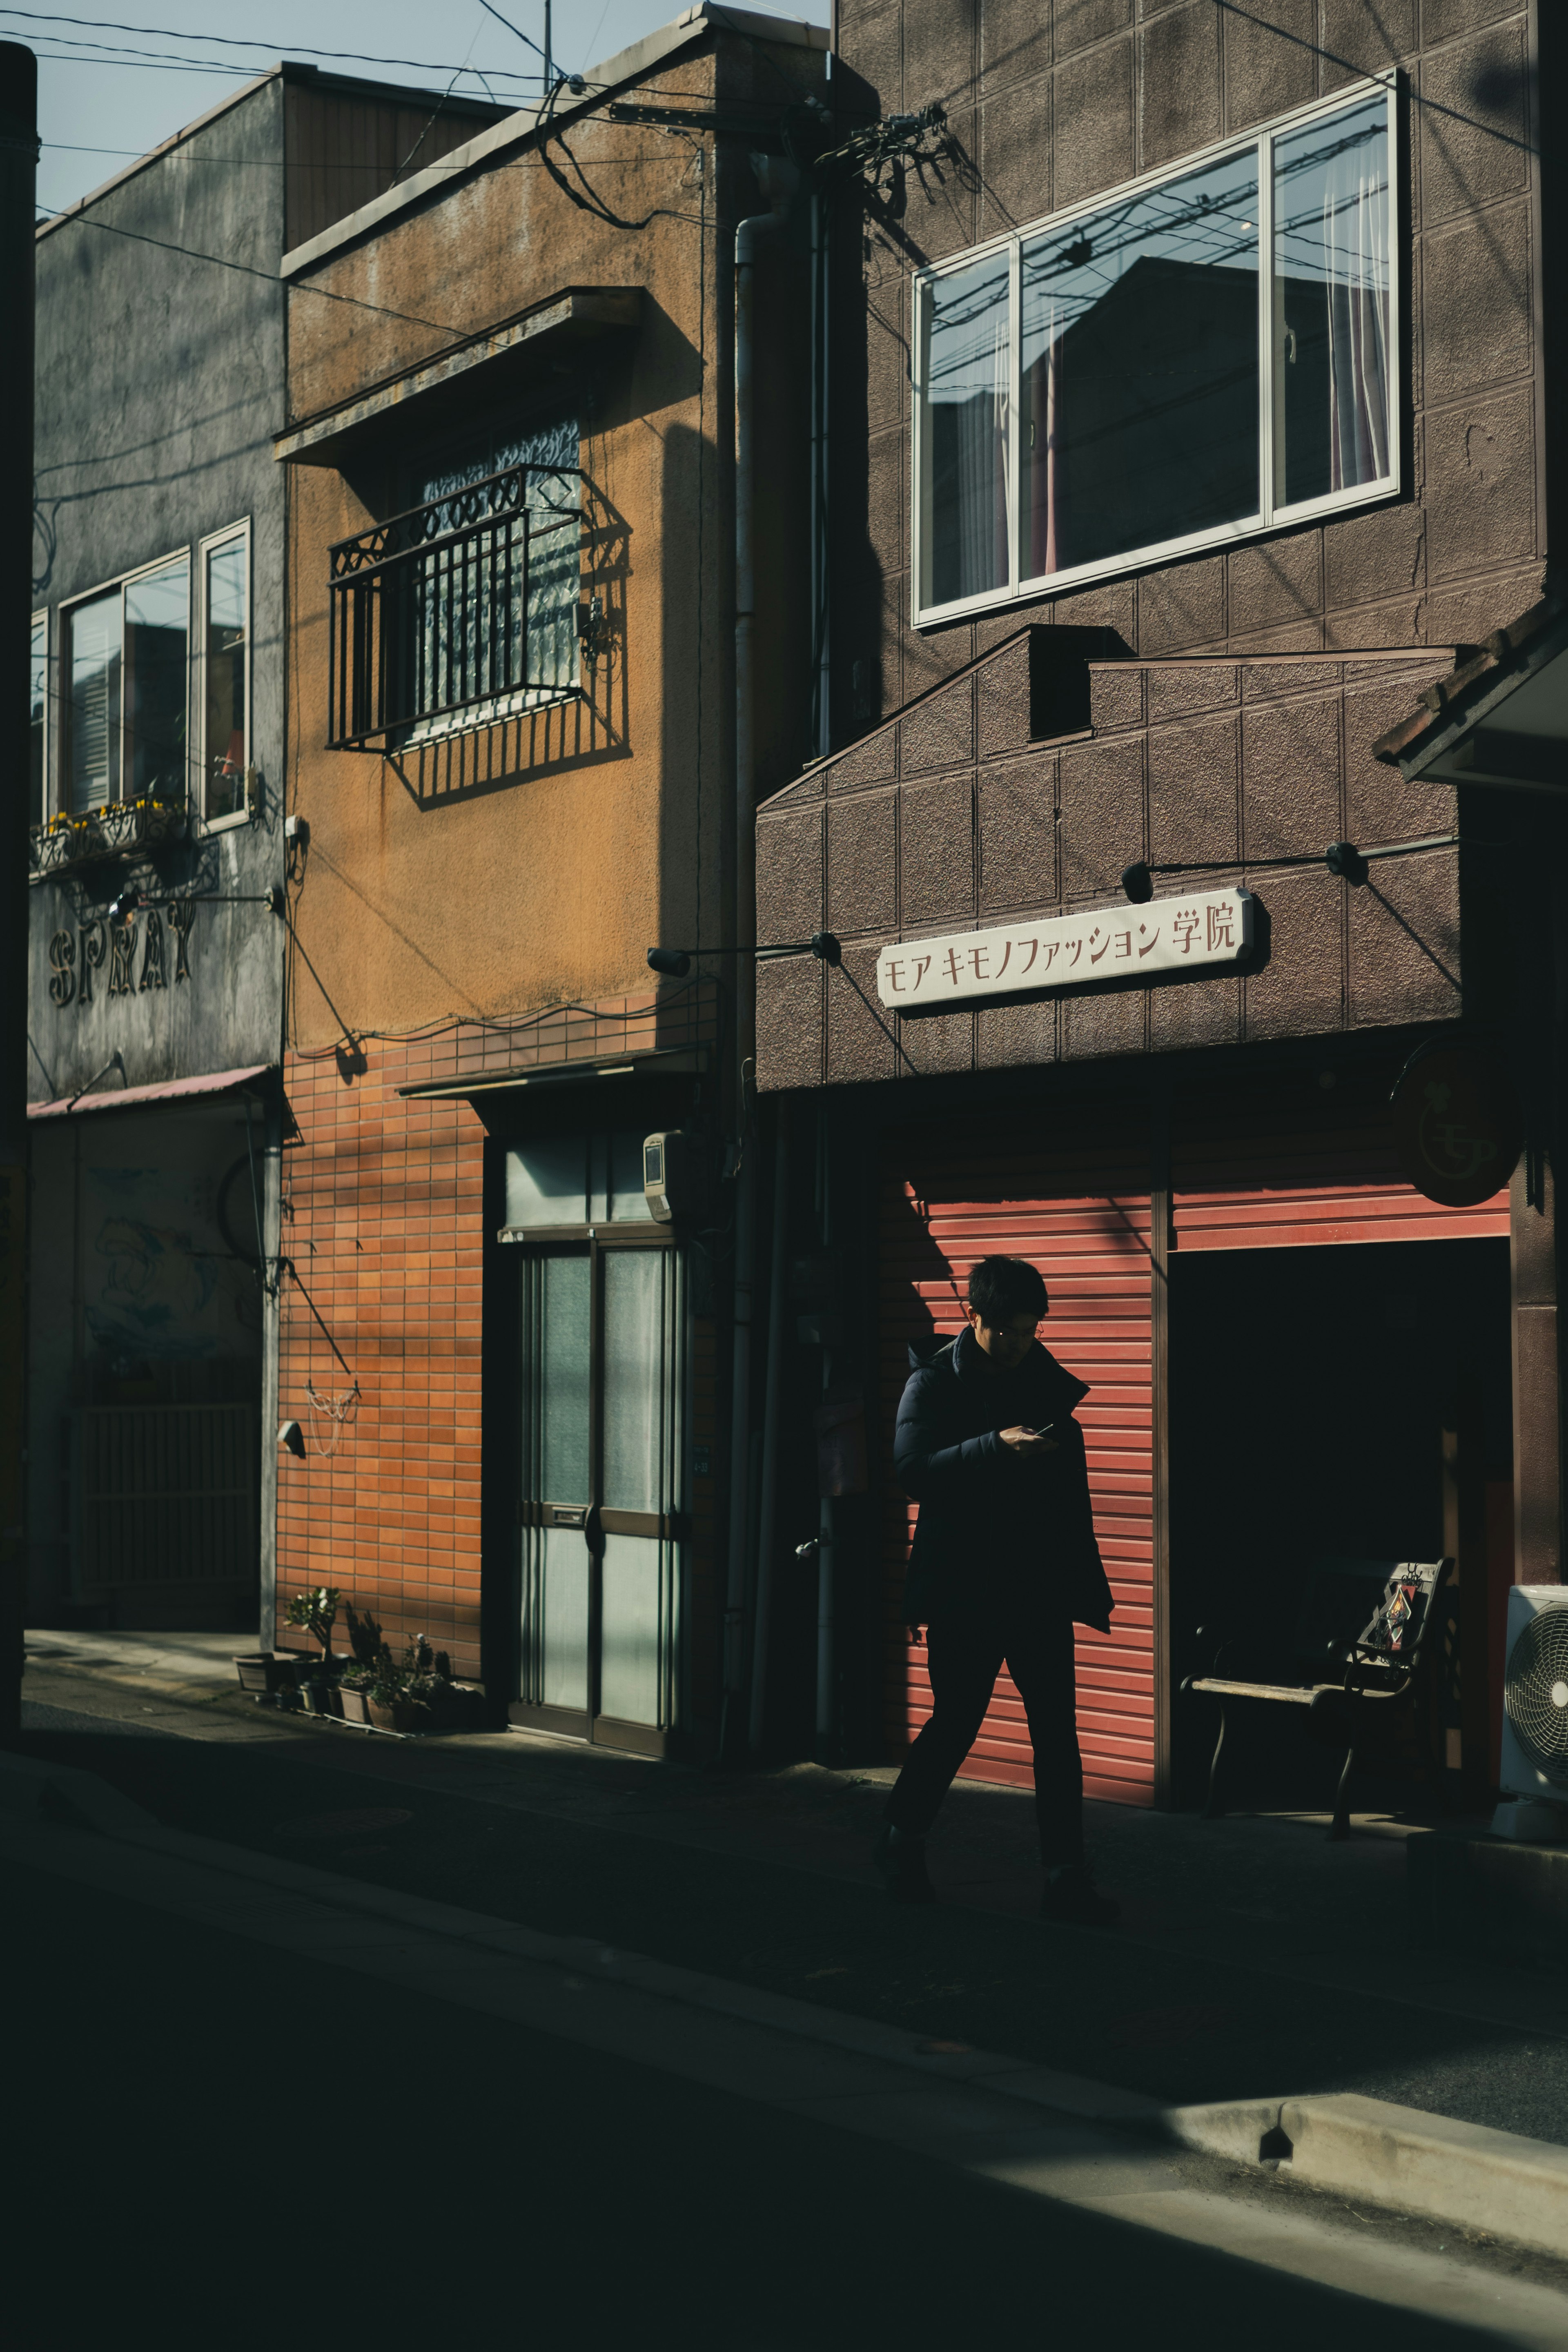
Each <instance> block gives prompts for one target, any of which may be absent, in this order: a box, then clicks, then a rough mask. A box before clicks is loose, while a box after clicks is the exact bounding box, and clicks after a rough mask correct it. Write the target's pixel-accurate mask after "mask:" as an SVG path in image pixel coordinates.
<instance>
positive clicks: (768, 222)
mask: <svg viewBox="0 0 1568 2352" xmlns="http://www.w3.org/2000/svg"><path fill="white" fill-rule="evenodd" d="M751 162H752V171H753V173H755V175H756V180H757V185H758V186H759V188H761V190H762V192H763V195H764V196H765V197H766V198H767V200H768V206H769V209H768V210H767V211H766V212H765V213H752V214H751V215H748V217H747V218H746V219H744V220H742V221H738V222H737V223H736V225H735V940H736V943H737V944H738V945H742V944H749V943H751V942H752V941H753V940H755V939H756V936H757V869H756V804H757V782H756V766H757V761H756V714H755V709H754V694H753V687H752V626H753V623H754V621H755V618H756V569H755V561H754V546H753V542H754V526H755V508H756V418H755V387H756V373H755V331H754V330H755V318H756V273H757V253H758V248H759V247H761V246H762V245H763V244H764V243H765V242H767V241H768V240H770V239H776V238H777V237H778V236H780V235H781V234H782V232H783V230H784V223H785V218H786V209H787V206H788V204H789V200H790V198H791V196H792V195H793V194H794V193H795V187H796V184H797V183H798V181H799V177H800V174H799V173H798V172H797V171H796V169H795V165H794V164H793V163H787V162H785V161H784V160H782V159H781V158H779V157H776V156H773V155H753V156H752V159H751ZM735 965H736V971H735V1045H736V1057H737V1062H738V1069H737V1074H736V1087H737V1100H736V1105H735V1138H736V1141H735V1149H736V1150H737V1152H738V1153H739V1163H738V1166H737V1167H736V1170H735V1223H734V1234H735V1267H734V1305H733V1328H734V1361H733V1366H732V1370H731V1424H730V1548H729V1563H728V1574H727V1577H726V1580H725V1591H724V1702H723V1708H722V1712H721V1717H720V1727H719V1745H720V1751H721V1754H723V1753H726V1752H727V1751H728V1748H729V1745H730V1739H731V1727H732V1725H733V1724H734V1722H735V1720H736V1718H737V1717H738V1716H739V1713H740V1707H741V1701H742V1696H743V1693H744V1689H745V1679H746V1656H745V1622H746V1559H747V1551H748V1549H749V1547H748V1545H747V1540H746V1536H747V1529H748V1528H749V1525H750V1502H751V1496H750V1486H751V1481H750V1478H749V1476H748V1475H747V1474H748V1467H749V1463H750V1456H751V1423H752V1254H753V1246H754V1244H753V1230H754V1226H755V1223H756V1197H757V1182H756V1158H755V1154H754V1153H753V1151H752V1148H751V1141H750V1139H749V1136H748V1132H747V1130H748V1127H749V1124H750V1118H749V1112H748V1107H747V1096H748V1089H749V1087H750V1086H751V1084H752V1077H753V1075H754V1059H755V1054H756V1042H757V983H756V966H755V960H754V959H753V958H752V956H749V955H741V956H737V957H736V959H735Z"/></svg>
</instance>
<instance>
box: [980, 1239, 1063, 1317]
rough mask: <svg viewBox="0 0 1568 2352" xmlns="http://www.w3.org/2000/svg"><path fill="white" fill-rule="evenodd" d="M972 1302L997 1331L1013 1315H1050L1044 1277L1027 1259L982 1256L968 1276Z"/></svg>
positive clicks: (1049, 1304)
mask: <svg viewBox="0 0 1568 2352" xmlns="http://www.w3.org/2000/svg"><path fill="white" fill-rule="evenodd" d="M969 1303H970V1305H971V1307H973V1309H974V1311H975V1313H976V1314H977V1315H978V1316H979V1318H980V1319H981V1321H982V1322H983V1323H985V1324H989V1325H990V1327H991V1328H992V1329H993V1330H994V1328H995V1327H996V1326H997V1324H998V1323H1003V1322H1005V1320H1006V1319H1007V1318H1008V1316H1010V1315H1034V1316H1041V1315H1048V1314H1049V1313H1050V1311H1051V1302H1050V1299H1049V1297H1048V1296H1047V1291H1046V1284H1045V1277H1044V1276H1043V1275H1042V1274H1041V1272H1040V1270H1039V1268H1038V1266H1034V1265H1030V1264H1029V1261H1028V1259H1027V1258H1026V1257H983V1258H982V1259H981V1260H980V1263H979V1265H977V1266H976V1267H975V1269H974V1271H973V1274H972V1275H971V1276H970V1277H969Z"/></svg>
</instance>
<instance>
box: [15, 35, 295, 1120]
mask: <svg viewBox="0 0 1568 2352" xmlns="http://www.w3.org/2000/svg"><path fill="white" fill-rule="evenodd" d="M282 98H283V85H282V83H281V81H280V80H278V79H272V80H269V81H268V82H265V83H263V84H262V85H261V87H260V88H258V89H256V90H255V91H254V92H253V93H252V94H251V95H250V96H249V97H247V99H245V100H243V101H242V102H241V103H240V104H238V105H237V106H234V107H232V108H230V109H229V110H228V111H227V112H226V113H225V114H222V115H220V116H219V117H217V119H216V121H213V122H211V123H209V124H208V125H207V126H206V127H205V129H203V130H200V131H196V132H195V134H194V135H193V136H192V138H191V139H190V140H189V141H188V142H185V143H184V145H182V146H180V147H178V148H176V149H174V151H173V152H170V153H169V154H167V155H165V156H163V157H161V158H160V159H159V160H158V161H157V162H156V163H153V164H151V165H149V166H148V167H147V168H146V169H144V170H142V171H140V172H138V173H135V174H134V175H132V177H131V178H129V179H127V180H125V181H123V182H122V183H121V184H117V185H114V186H112V187H110V189H109V190H108V191H107V192H106V193H105V194H103V195H101V196H100V197H99V198H98V199H97V200H96V201H95V202H93V203H92V204H91V205H89V206H88V207H86V208H85V209H84V210H82V211H81V212H80V213H79V214H77V215H72V216H70V217H68V218H67V219H66V220H64V221H62V222H61V223H60V224H59V225H58V226H54V227H51V228H49V229H47V231H46V232H45V233H44V234H43V235H42V236H40V238H39V242H38V257H37V267H38V309H37V539H36V550H35V558H34V561H35V573H36V577H35V587H34V596H35V601H36V607H37V608H38V609H41V608H43V607H44V606H45V605H47V607H48V608H49V623H50V651H51V659H52V661H53V663H54V664H55V667H54V669H53V671H52V685H53V689H54V692H53V698H52V700H51V704H50V711H49V717H50V721H51V724H50V745H49V750H50V756H51V760H52V761H53V762H54V765H55V773H56V779H57V788H56V793H55V794H54V795H53V796H52V797H51V801H50V806H51V808H56V807H58V805H59V800H58V773H59V771H58V759H59V752H60V748H61V743H62V739H63V731H64V730H63V728H62V726H61V724H60V720H61V716H62V708H61V692H62V680H61V677H60V672H59V669H58V656H59V651H60V645H61V629H60V610H61V607H62V605H64V604H68V603H69V602H70V600H71V599H72V598H74V597H78V596H80V595H81V594H83V593H85V592H87V591H89V590H90V589H93V588H95V587H98V586H100V585H101V584H107V583H110V582H112V581H113V580H115V579H116V578H117V577H118V576H120V575H121V574H122V573H124V572H129V571H132V570H133V569H135V568H136V567H137V566H139V565H142V564H144V563H150V562H154V561H155V560H156V559H158V558H159V557H161V556H164V555H170V554H174V553H175V552H176V551H181V550H187V549H188V550H189V551H190V553H191V558H192V563H193V574H192V577H193V587H194V584H195V569H194V567H195V551H196V547H197V543H198V542H199V541H201V540H202V539H203V538H205V537H206V536H207V535H208V534H210V533H212V532H214V531H217V530H222V529H224V528H225V527H226V526H227V525H228V524H231V523H236V522H240V521H244V520H247V519H248V520H249V523H250V531H251V639H252V644H251V667H250V691H251V698H252V710H251V757H252V761H253V762H254V764H255V766H256V768H257V769H258V772H259V775H260V779H261V791H260V798H259V807H258V812H257V814H256V817H255V819H254V821H253V822H252V823H250V824H244V825H240V826H238V827H235V828H231V829H227V830H223V831H218V832H213V833H205V832H204V830H203V828H202V827H201V826H200V824H195V825H193V827H192V830H191V834H190V836H189V837H188V838H187V839H186V840H184V842H178V843H172V844H170V845H168V846H166V847H163V848H160V849H158V850H156V851H155V852H153V853H152V854H151V855H149V856H141V857H139V858H137V859H135V860H134V861H133V862H132V864H130V865H129V866H126V865H121V864H100V865H96V866H89V867H87V868H84V869H82V870H80V871H79V872H78V873H76V874H74V875H72V876H71V877H62V878H58V879H54V878H51V879H48V880H45V881H42V882H38V883H36V884H35V886H34V888H33V892H32V913H31V920H30V923H29V927H28V928H29V943H30V950H31V983H30V988H29V1008H28V1009H29V1024H30V1034H31V1040H32V1046H33V1052H32V1056H31V1069H30V1077H29V1086H30V1092H31V1094H32V1095H33V1097H34V1098H35V1099H46V1098H47V1097H52V1096H58V1095H62V1094H70V1093H73V1092H74V1091H75V1090H76V1088H78V1087H81V1086H83V1085H85V1084H86V1083H87V1082H88V1080H89V1078H91V1077H92V1076H93V1075H94V1074H95V1073H96V1072H97V1071H99V1070H100V1069H101V1068H102V1067H103V1065H104V1064H105V1063H106V1062H107V1061H108V1060H109V1058H110V1055H111V1054H113V1053H114V1052H115V1051H116V1050H118V1051H119V1052H121V1054H122V1055H123V1056H124V1059H125V1081H124V1082H125V1083H126V1084H128V1085H131V1086H138V1085H142V1084H146V1083H149V1082H151V1081H154V1080H160V1079H163V1078H168V1077H174V1076H190V1075H192V1074H195V1073H197V1072H200V1071H207V1070H223V1069H232V1068H236V1067H237V1066H243V1065H247V1064H256V1063H271V1062H276V1061H277V1060H278V1058H279V1035H280V1026H281V981H282V966H283V959H282V926H281V924H280V923H279V920H278V919H277V918H276V917H275V916H273V915H271V914H269V913H268V910H267V908H265V907H257V906H247V907H219V906H198V907H197V908H195V922H194V925H193V927H192V929H191V932H190V938H189V943H188V952H187V959H186V961H187V963H188V968H189V978H188V979H183V980H179V981H176V980H175V978H174V966H175V961H176V960H175V956H174V940H173V939H172V938H171V937H169V936H168V934H167V915H166V908H167V902H168V901H169V900H170V899H171V898H183V897H185V896H188V895H192V894H195V895H214V896H223V895H226V894H237V893H258V894H259V893H262V892H264V891H265V890H266V889H267V888H268V887H269V886H270V885H271V884H272V883H274V882H277V881H279V880H280V879H281V877H282V862H283V861H282V841H281V830H282V813H281V807H280V801H279V791H280V785H281V778H282V757H283V690H284V681H283V669H282V663H281V660H280V658H279V650H280V645H281V638H282V614H283V547H284V506H285V500H284V486H283V484H282V482H281V481H280V480H279V472H278V468H277V467H276V466H275V465H274V464H273V462H272V454H271V437H272V435H273V434H274V432H276V430H277V429H278V426H279V422H280V417H281V408H282V398H283V303H282V299H281V295H280V293H279V289H278V286H277V283H276V278H277V270H278V263H279V257H280V254H281V250H282V227H283V205H282V171H283V148H282V124H283V114H282ZM194 619H195V612H194V604H193V625H194ZM193 692H194V688H193ZM194 782H195V779H193V783H194ZM127 880H132V881H134V882H137V883H139V884H140V886H141V887H142V888H143V889H144V890H145V891H146V892H147V894H148V895H149V897H151V898H154V899H155V900H157V901H158V902H159V903H160V923H161V925H162V926H163V929H164V933H165V936H164V942H163V944H164V967H165V984H164V985H163V986H162V987H160V986H158V985H157V983H156V979H155V976H154V975H155V971H156V964H155V961H154V965H153V972H152V973H149V972H148V971H147V937H146V934H147V930H148V920H147V918H146V917H144V916H142V917H139V918H138V919H137V921H136V927H135V928H136V932H137V934H138V936H137V938H136V940H135V945H134V952H133V956H132V960H131V964H130V973H131V977H130V984H129V985H128V986H127V985H123V984H122V985H121V987H120V988H119V990H118V991H117V992H111V988H110V981H111V977H112V972H111V965H110V961H108V960H107V958H106V960H105V961H104V963H103V966H102V968H101V970H100V971H97V972H95V973H94V975H93V987H92V994H91V998H90V1000H89V1002H86V1003H84V1002H83V999H82V995H81V992H80V989H79V985H74V984H73V986H72V987H71V989H70V991H69V994H68V1001H67V1002H64V1003H61V1002H59V1001H58V1000H59V999H60V997H61V996H62V995H64V994H65V993H66V991H65V987H64V983H63V982H61V981H60V980H59V979H58V977H57V976H56V974H55V971H54V970H53V968H52V966H51V960H50V947H51V942H54V941H56V940H58V938H59V936H60V935H61V934H65V935H66V936H67V937H68V939H69V940H70V942H71V947H72V949H73V950H74V953H73V958H72V962H73V969H74V971H75V972H76V973H77V974H78V975H79V972H80V970H81V962H82V952H83V949H82V935H83V932H84V930H85V931H87V932H88V933H89V936H90V938H91V940H92V942H93V944H94V946H95V947H99V946H101V945H102V944H103V939H102V934H101V932H100V931H98V930H96V929H94V926H95V925H96V924H97V923H98V921H99V919H100V917H101V915H102V913H103V910H104V908H105V907H106V906H107V905H108V903H109V901H110V899H111V898H113V897H114V895H115V893H116V892H117V891H118V890H120V889H121V887H124V885H125V883H126V882H127ZM64 954H65V951H64V950H63V949H62V948H60V947H58V946H57V947H56V950H55V961H56V962H57V963H58V962H62V961H64ZM144 976H145V977H146V978H147V983H148V984H147V985H146V986H143V985H142V981H143V977H144ZM124 978H125V975H124V973H123V972H122V973H121V982H122V983H123V982H124ZM51 979H53V980H54V983H55V985H54V991H53V993H52V994H51V988H50V982H51ZM110 1083H112V1084H119V1083H120V1081H119V1080H118V1079H117V1078H116V1079H114V1080H111V1081H110Z"/></svg>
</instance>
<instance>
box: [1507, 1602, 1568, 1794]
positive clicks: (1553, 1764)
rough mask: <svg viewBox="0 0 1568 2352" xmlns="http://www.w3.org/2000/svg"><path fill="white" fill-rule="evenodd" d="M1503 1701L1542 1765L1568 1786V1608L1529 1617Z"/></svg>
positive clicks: (1512, 1654)
mask: <svg viewBox="0 0 1568 2352" xmlns="http://www.w3.org/2000/svg"><path fill="white" fill-rule="evenodd" d="M1554 1690H1555V1692H1556V1694H1557V1696H1553V1692H1554ZM1503 1705H1504V1706H1505V1707H1506V1708H1507V1710H1508V1719H1509V1721H1510V1724H1511V1725H1512V1726H1513V1735H1514V1738H1516V1739H1517V1740H1518V1742H1519V1744H1520V1746H1521V1748H1523V1750H1524V1752H1525V1754H1526V1755H1527V1756H1528V1757H1529V1759H1530V1760H1531V1763H1532V1764H1533V1765H1534V1766H1535V1767H1536V1769H1537V1770H1538V1771H1541V1772H1544V1773H1545V1775H1546V1777H1547V1779H1548V1780H1556V1781H1559V1782H1561V1783H1562V1784H1563V1786H1564V1787H1568V1608H1565V1609H1543V1610H1542V1612H1541V1614H1540V1615H1539V1616H1538V1617H1531V1618H1527V1619H1526V1621H1525V1623H1524V1624H1523V1626H1522V1627H1521V1631H1520V1635H1519V1639H1518V1640H1517V1641H1516V1642H1515V1643H1514V1645H1513V1648H1512V1650H1511V1651H1510V1654H1509V1661H1508V1675H1507V1679H1506V1682H1505V1684H1504V1687H1503Z"/></svg>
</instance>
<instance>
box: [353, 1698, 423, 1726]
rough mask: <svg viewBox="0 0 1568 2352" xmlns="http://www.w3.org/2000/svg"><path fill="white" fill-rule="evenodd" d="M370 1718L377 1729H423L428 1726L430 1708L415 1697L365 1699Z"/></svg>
mask: <svg viewBox="0 0 1568 2352" xmlns="http://www.w3.org/2000/svg"><path fill="white" fill-rule="evenodd" d="M367 1705H368V1706H369V1709H370V1719H371V1721H372V1723H374V1726H375V1727H376V1729H377V1730H378V1731H424V1730H426V1729H427V1728H428V1727H429V1722H430V1710H429V1708H428V1707H427V1706H421V1705H420V1703H419V1701H418V1700H417V1699H414V1698H395V1699H391V1700H382V1699H374V1698H373V1699H371V1700H369V1701H367Z"/></svg>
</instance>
